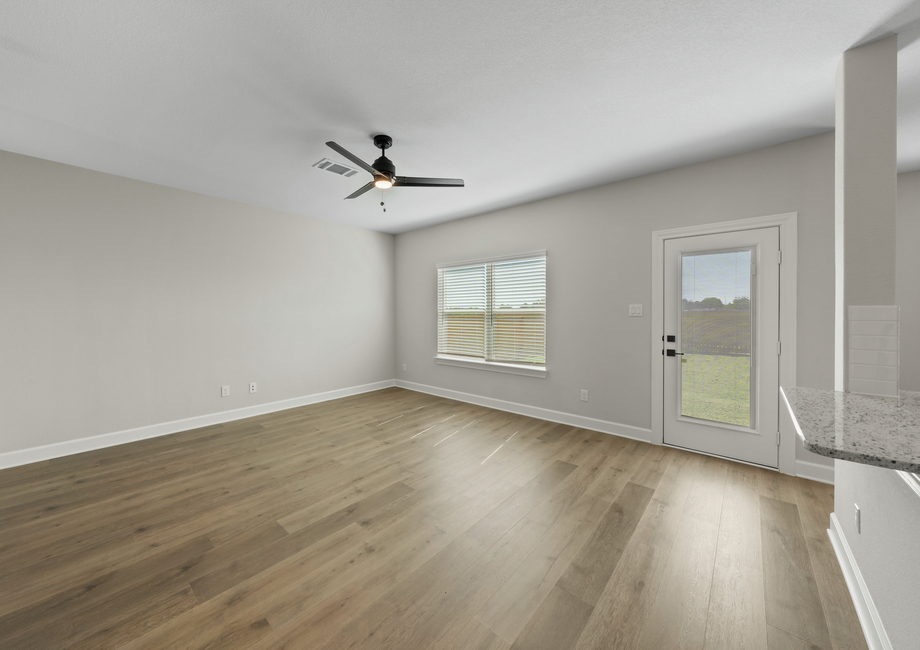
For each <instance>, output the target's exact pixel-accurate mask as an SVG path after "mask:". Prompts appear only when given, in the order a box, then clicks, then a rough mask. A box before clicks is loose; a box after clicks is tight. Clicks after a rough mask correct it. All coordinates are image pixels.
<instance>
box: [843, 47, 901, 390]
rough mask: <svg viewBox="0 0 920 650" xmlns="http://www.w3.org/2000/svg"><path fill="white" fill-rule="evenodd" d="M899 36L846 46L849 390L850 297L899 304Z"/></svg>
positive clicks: (845, 297) (845, 281)
mask: <svg viewBox="0 0 920 650" xmlns="http://www.w3.org/2000/svg"><path fill="white" fill-rule="evenodd" d="M897 47H898V37H897V35H896V34H895V35H892V36H889V37H886V38H884V39H881V40H878V41H875V42H873V43H869V44H868V45H863V46H860V47H857V48H854V49H852V50H848V51H847V52H844V54H843V58H842V59H841V61H840V65H839V66H838V68H837V101H836V111H837V115H836V155H835V163H836V174H835V179H836V187H835V191H836V202H835V225H836V228H835V244H836V283H837V286H836V301H835V304H836V319H835V332H834V343H835V359H834V383H835V388H836V390H849V374H848V363H849V359H848V346H849V328H848V323H847V320H848V318H847V311H848V309H847V308H848V307H849V306H850V305H894V304H895V215H896V211H897V191H898V187H897V183H898V178H897V90H898V80H897V73H898V50H897Z"/></svg>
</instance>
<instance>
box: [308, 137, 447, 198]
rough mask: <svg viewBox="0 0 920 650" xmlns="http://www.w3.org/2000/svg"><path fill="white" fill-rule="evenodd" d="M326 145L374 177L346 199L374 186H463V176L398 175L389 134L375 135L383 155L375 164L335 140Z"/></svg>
mask: <svg viewBox="0 0 920 650" xmlns="http://www.w3.org/2000/svg"><path fill="white" fill-rule="evenodd" d="M326 146H328V147H329V148H330V149H332V150H333V151H335V152H336V153H338V154H341V155H342V156H345V157H346V158H348V159H349V160H350V161H351V162H353V163H354V164H356V165H357V166H358V167H360V168H361V169H363V170H364V171H366V172H368V173H369V174H370V175H371V176H373V177H374V180H372V181H370V182H368V183H367V185H364V186H363V187H361V188H360V189H358V190H356V191H354V192H352V193H351V194H349V195H348V196H346V197H345V198H346V199H354V198H357V197H359V196H361V195H362V194H364V193H365V192H367V191H368V190H370V189H371V188H374V187H377V188H380V189H381V190H386V189H389V188H391V187H463V179H462V178H427V177H422V176H397V175H396V165H394V164H393V161H392V160H390V159H389V158H387V157H386V150H387V149H389V148H390V147H391V146H393V138H391V137H390V136H388V135H383V134H382V133H381V134H378V135H375V136H374V146H375V147H377V148H378V149H380V152H381V154H383V155H381V156H380V157H379V158H378V159H377V160H375V161H374V164H373V165H368V164H367V163H366V162H364V161H363V160H361V159H360V158H358V157H357V156H356V155H354V154H353V153H351V152H350V151H348V150H347V149H345V148H344V147H342V146H341V145H338V144H336V143H335V142H332V141H329V142H327V143H326Z"/></svg>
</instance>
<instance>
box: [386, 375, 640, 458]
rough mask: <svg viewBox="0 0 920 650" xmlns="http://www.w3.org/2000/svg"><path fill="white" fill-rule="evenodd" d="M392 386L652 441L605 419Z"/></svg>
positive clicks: (402, 383)
mask: <svg viewBox="0 0 920 650" xmlns="http://www.w3.org/2000/svg"><path fill="white" fill-rule="evenodd" d="M396 386H397V387H399V388H405V389H407V390H414V391H416V392H418V393H427V394H428V395H436V396H438V397H446V398H447V399H453V400H457V401H458V402H466V403H468V404H476V405H477V406H485V407H487V408H492V409H497V410H499V411H507V412H508V413H516V414H518V415H526V416H528V417H532V418H539V419H541V420H547V421H549V422H558V423H559V424H568V425H570V426H573V427H578V428H580V429H589V430H591V431H599V432H601V433H609V434H611V435H614V436H620V437H621V438H629V439H630V440H639V441H641V442H651V439H652V431H651V429H643V428H641V427H634V426H632V425H629V424H620V423H619V422H610V421H608V420H598V419H596V418H589V417H585V416H583V415H575V414H574V413H565V412H564V411H553V410H551V409H545V408H542V407H539V406H530V405H529V404H519V403H517V402H509V401H507V400H502V399H495V398H493V397H485V396H483V395H474V394H472V393H464V392H461V391H458V390H450V389H449V388H439V387H437V386H429V385H427V384H418V383H415V382H412V381H405V380H403V379H397V380H396Z"/></svg>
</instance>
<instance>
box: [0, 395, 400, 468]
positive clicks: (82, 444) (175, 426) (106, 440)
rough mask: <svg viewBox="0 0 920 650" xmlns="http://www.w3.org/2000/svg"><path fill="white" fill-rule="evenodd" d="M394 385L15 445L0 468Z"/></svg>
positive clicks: (3, 457) (0, 457) (0, 458)
mask: <svg viewBox="0 0 920 650" xmlns="http://www.w3.org/2000/svg"><path fill="white" fill-rule="evenodd" d="M394 385H395V381H394V380H393V379H386V380H383V381H378V382H373V383H370V384H362V385H359V386H349V387H347V388H339V389H336V390H330V391H325V392H322V393H314V394H312V395H303V396H301V397H293V398H290V399H284V400H279V401H277V402H268V403H265V404H255V405H253V406H246V407H244V408H239V409H233V410H230V411H221V412H218V413H209V414H206V415H196V416H192V417H190V418H184V419H182V420H174V421H172V422H162V423H159V424H151V425H148V426H143V427H137V428H135V429H126V430H124V431H114V432H112V433H104V434H100V435H98V436H89V437H86V438H77V439H75V440H64V441H62V442H55V443H51V444H48V445H41V446H39V447H30V448H28V449H17V450H13V451H8V452H4V453H0V470H2V469H7V468H10V467H18V466H20V465H28V464H30V463H37V462H40V461H45V460H51V459H53V458H62V457H64V456H72V455H74V454H81V453H83V452H87V451H95V450H97V449H105V448H107V447H116V446H118V445H124V444H128V443H131V442H137V441H139V440H147V439H149V438H158V437H160V436H168V435H170V434H172V433H179V432H181V431H189V430H191V429H198V428H201V427H207V426H211V425H214V424H223V423H225V422H233V421H234V420H243V419H245V418H251V417H254V416H256V415H264V414H266V413H274V412H276V411H285V410H287V409H292V408H297V407H298V406H307V405H309V404H316V403H318V402H328V401H329V400H334V399H339V398H342V397H350V396H352V395H360V394H361V393H370V392H373V391H375V390H382V389H384V388H391V387H392V386H394Z"/></svg>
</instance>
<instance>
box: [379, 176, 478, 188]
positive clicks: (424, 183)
mask: <svg viewBox="0 0 920 650" xmlns="http://www.w3.org/2000/svg"><path fill="white" fill-rule="evenodd" d="M393 185H394V186H396V187H463V179H462V178H424V177H422V176H397V177H396V178H394V179H393Z"/></svg>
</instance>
